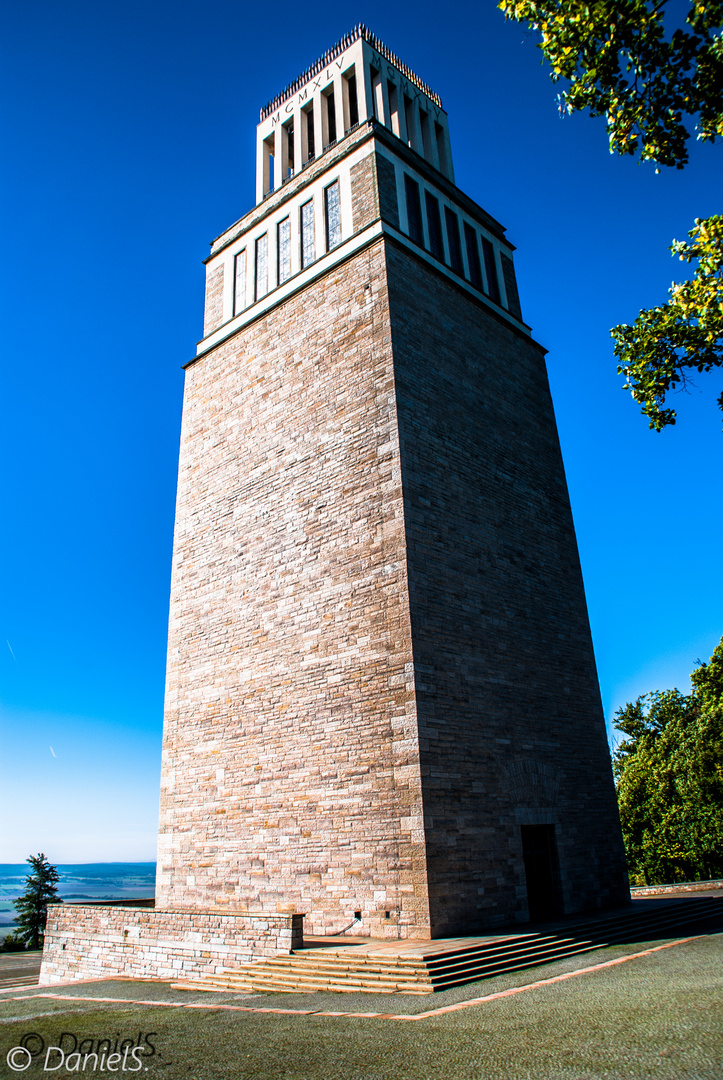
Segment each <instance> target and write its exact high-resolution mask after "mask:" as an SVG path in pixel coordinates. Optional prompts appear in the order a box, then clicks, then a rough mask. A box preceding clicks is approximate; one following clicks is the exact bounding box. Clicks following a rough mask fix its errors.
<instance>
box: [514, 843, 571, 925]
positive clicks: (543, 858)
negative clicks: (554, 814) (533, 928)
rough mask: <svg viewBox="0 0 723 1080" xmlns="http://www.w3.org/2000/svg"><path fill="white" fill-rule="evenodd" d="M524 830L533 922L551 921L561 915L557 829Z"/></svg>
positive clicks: (529, 899) (529, 898) (526, 873)
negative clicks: (556, 841)
mask: <svg viewBox="0 0 723 1080" xmlns="http://www.w3.org/2000/svg"><path fill="white" fill-rule="evenodd" d="M521 829H522V857H523V859H524V860H525V878H526V879H527V906H528V908H529V911H530V920H531V921H532V922H538V921H539V920H541V919H552V918H554V917H555V915H560V914H562V897H561V890H560V869H559V865H558V861H557V844H556V843H555V826H554V825H522V826H521Z"/></svg>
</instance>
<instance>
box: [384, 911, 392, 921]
mask: <svg viewBox="0 0 723 1080" xmlns="http://www.w3.org/2000/svg"><path fill="white" fill-rule="evenodd" d="M391 917H392V913H391V911H385V912H384V918H385V919H391Z"/></svg>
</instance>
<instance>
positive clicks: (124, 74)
mask: <svg viewBox="0 0 723 1080" xmlns="http://www.w3.org/2000/svg"><path fill="white" fill-rule="evenodd" d="M316 10H318V9H309V8H308V7H306V8H303V7H301V6H299V5H292V4H290V3H288V2H286V0H282V2H280V3H276V4H274V5H273V6H269V5H260V6H259V5H253V6H252V5H246V4H239V3H238V2H235V3H233V2H231V0H214V2H213V3H210V4H209V3H200V2H198V0H187V2H183V0H176V2H174V3H170V2H166V0H144V2H143V3H141V2H139V0H128V2H126V3H125V4H123V5H107V4H98V3H97V2H95V0H94V2H92V3H91V2H90V0H67V2H66V3H65V4H62V5H59V4H57V3H56V2H52V3H51V2H50V0H39V2H37V3H34V4H33V5H26V4H15V5H8V6H6V9H5V16H4V24H5V25H4V29H3V35H2V36H3V39H4V45H3V46H2V50H3V55H2V57H1V59H2V65H1V66H2V76H1V77H2V80H3V83H4V87H3V100H4V101H5V102H6V106H7V108H6V112H7V113H8V117H7V120H6V133H5V137H4V149H3V150H2V156H3V180H2V184H3V192H2V203H3V211H2V214H3V217H2V252H3V255H2V268H1V273H2V281H1V282H0V287H1V289H2V295H3V313H2V319H3V334H2V341H3V344H4V357H3V368H4V372H3V387H4V389H3V395H2V403H1V405H0V408H2V418H1V425H0V439H1V440H2V444H3V445H2V452H3V458H2V460H3V469H2V501H1V505H2V508H3V516H4V528H3V529H2V530H1V532H0V544H1V545H2V567H3V574H2V578H3V599H2V626H0V681H1V700H2V705H3V719H2V730H1V734H0V739H1V745H0V755H1V764H0V782H1V786H2V791H3V794H2V796H0V798H1V799H2V802H1V803H0V820H1V822H2V826H3V827H2V828H0V836H2V838H3V839H2V842H1V843H0V861H6V862H15V861H20V860H22V859H24V858H25V857H26V855H27V854H29V853H30V852H35V851H38V850H43V851H45V853H46V854H47V855H48V857H49V858H50V859H51V860H52V861H56V862H82V861H96V860H98V861H101V860H115V859H119V860H122V859H129V860H135V859H152V858H154V857H155V830H156V821H157V803H158V776H159V767H160V736H161V724H162V707H163V686H164V667H165V641H166V622H167V613H168V590H169V579H170V558H171V544H172V533H173V512H174V499H175V480H176V466H177V453H178V437H179V429H180V418H181V395H182V388H183V373H182V371H181V364H182V363H183V362H184V361H185V360H187V359H188V358H189V357H190V356H191V355H192V354H193V352H194V349H195V343H196V341H197V339H198V338H199V337H200V335H201V327H202V311H203V280H204V275H203V267H202V265H201V260H202V259H203V258H204V257H205V255H206V254H207V253H208V242H209V241H210V240H211V239H212V238H213V237H214V236H216V235H217V234H218V233H220V232H221V231H222V230H223V229H225V228H226V227H227V226H228V225H229V224H231V223H232V222H233V221H235V220H236V219H237V218H239V217H240V216H241V215H242V214H243V213H244V212H245V211H246V210H248V209H249V208H250V206H251V205H252V203H253V186H254V139H255V129H256V123H257V121H258V110H259V108H260V106H262V105H263V104H265V102H266V101H267V100H268V99H269V98H271V97H272V96H273V95H274V94H276V93H277V92H278V91H279V90H280V89H281V88H282V87H283V86H284V85H286V83H288V82H289V81H290V80H291V79H293V78H294V77H295V76H296V75H297V74H299V72H300V71H301V69H302V68H304V67H306V66H307V65H308V64H309V63H311V62H312V61H313V60H315V59H316V57H317V56H318V55H319V54H320V53H321V52H322V51H323V50H324V49H325V48H326V47H328V46H329V45H331V44H332V43H333V42H334V41H335V40H336V39H337V38H338V37H339V36H340V35H341V34H342V33H344V32H345V31H346V30H348V29H350V28H351V27H352V26H353V25H354V24H355V23H356V22H358V21H364V22H366V23H367V25H368V26H370V27H371V28H372V29H373V30H374V32H375V33H377V34H378V35H379V36H380V37H381V38H382V40H384V41H385V42H386V43H387V44H388V45H389V46H390V48H392V49H393V50H394V51H395V52H397V53H398V54H399V55H400V56H401V57H402V59H403V60H405V62H406V63H408V64H409V65H410V66H411V67H412V68H413V69H414V70H415V71H417V73H418V74H419V75H420V76H421V77H422V78H423V79H424V80H425V81H427V82H428V83H429V84H430V85H431V86H432V87H433V88H434V89H435V90H436V91H437V92H438V93H439V94H440V95H441V97H442V100H443V103H444V106H445V108H446V109H447V112H448V114H449V120H450V129H451V136H452V149H453V156H454V164H455V171H456V179H457V183H458V185H459V186H460V187H461V188H462V189H463V190H464V191H465V192H467V193H468V194H469V195H471V196H472V197H473V198H474V199H475V200H476V201H478V202H479V203H480V204H481V205H482V206H483V207H485V209H487V210H488V211H489V212H490V213H491V214H493V215H494V216H495V217H496V218H498V219H499V220H500V221H502V223H503V224H504V225H505V226H506V227H507V229H508V236H509V237H510V239H511V240H512V242H513V243H514V244H516V245H517V247H518V252H517V273H518V278H519V285H520V294H521V299H522V306H523V313H524V315H525V318H526V320H527V321H528V322H529V323H530V324H531V326H532V328H533V331H534V334H535V337H536V338H537V340H538V341H540V342H542V344H543V345H545V346H546V348H547V349H549V357H548V368H549V373H550V381H551V385H552V391H553V397H554V401H555V408H556V413H557V419H558V424H559V429H560V436H561V440H562V447H563V455H564V459H565V466H566V470H567V476H568V482H569V486H570V494H571V499H572V505H573V513H574V516H575V523H576V529H577V535H578V541H579V545H580V553H581V558H582V564H583V573H584V577H585V584H586V590H587V597H588V605H589V609H590V617H591V624H592V630H593V637H594V641H595V647H596V655H597V661H598V667H599V673H600V681H601V687H602V694H603V701H604V705H605V710H606V715H607V716H608V717H610V716H611V715H612V713H613V712H614V710H615V709H616V708H617V707H619V706H620V705H622V704H624V703H625V701H627V700H630V699H631V698H633V697H635V696H636V695H637V694H639V693H643V692H645V691H647V690H650V689H654V688H656V687H660V688H663V687H667V686H673V685H678V686H679V687H681V688H685V687H687V685H688V681H687V676H688V674H689V672H690V670H691V669H692V667H693V666H694V664H695V662H696V660H697V659H698V658H702V659H705V658H707V657H708V656H709V655H710V652H711V651H712V649H713V648H714V646H715V645H716V644H717V642H718V641H719V640H720V637H721V634H723V604H722V603H721V600H722V594H723V571H722V570H721V566H722V565H723V560H721V558H720V543H719V537H720V535H721V526H722V524H723V521H722V519H723V510H722V509H721V507H722V506H723V500H721V497H720V477H721V472H722V470H721V458H722V455H723V434H721V426H722V417H721V414H720V413H719V412H718V410H717V407H716V405H715V398H716V397H717V395H718V393H719V392H720V385H719V384H720V376H719V375H718V376H717V377H714V376H713V375H711V376H709V377H701V378H700V379H699V381H698V384H699V389H698V390H696V391H694V392H692V393H691V394H688V395H681V396H680V397H679V398H678V399H677V401H676V406H677V407H678V410H679V423H678V425H677V427H676V428H675V429H673V430H669V431H667V432H664V433H663V434H662V435H656V434H655V433H653V432H650V431H648V429H647V425H646V422H645V421H644V419H643V418H642V417H641V416H640V415H639V413H638V410H637V407H636V406H635V405H634V403H633V402H632V400H631V399H630V398H629V396H628V395H627V394H626V393H625V392H623V391H622V390H621V389H620V384H621V379H620V377H619V376H617V375H616V371H615V361H614V358H613V355H612V348H611V343H610V339H609V335H608V328H609V327H610V326H612V325H614V324H616V323H618V322H623V321H632V319H633V318H634V317H635V315H636V313H637V311H638V309H639V308H640V307H641V306H644V305H651V304H654V303H659V302H662V301H664V300H665V298H666V290H667V288H668V286H669V284H670V282H671V280H672V279H673V277H674V276H677V277H678V278H680V277H681V276H684V273H685V270H684V267H683V266H682V264H680V263H678V262H676V261H674V260H673V259H672V257H671V256H670V254H669V252H668V246H669V244H670V243H671V241H672V240H673V239H674V238H676V239H683V238H684V237H685V235H686V233H687V231H688V230H689V229H690V228H691V227H692V224H693V220H694V218H695V217H696V216H706V215H708V214H711V213H714V212H720V210H721V205H720V190H721V180H720V177H721V164H722V162H723V157H722V153H723V147H721V146H720V145H717V146H714V147H700V146H696V145H695V144H693V145H692V146H691V164H690V166H689V167H688V168H687V169H686V170H685V171H684V172H677V171H674V170H673V171H671V170H666V171H664V172H662V173H661V174H660V175H658V176H656V175H655V173H654V170H653V168H652V167H650V166H639V165H636V164H635V162H633V161H632V160H628V159H625V160H621V159H619V158H612V157H611V156H610V154H609V153H608V150H607V140H606V136H605V131H604V124H603V122H602V121H601V120H596V121H591V120H589V119H587V118H585V117H581V116H577V117H573V118H566V119H564V120H562V119H560V118H559V116H558V113H557V109H556V101H555V97H556V89H555V88H554V87H553V85H552V84H551V82H550V81H549V78H548V75H547V70H546V68H543V67H542V66H541V64H540V53H539V51H538V50H537V49H536V48H535V46H534V39H533V38H532V37H531V36H530V35H529V34H526V33H525V31H524V30H523V29H522V28H520V27H518V26H516V25H514V24H509V23H507V24H506V23H505V22H504V19H503V18H502V16H501V14H500V13H499V12H497V11H496V9H495V6H494V4H493V3H492V2H480V3H477V4H469V5H467V4H451V5H447V6H446V7H445V8H444V9H443V10H442V9H440V7H439V5H438V4H434V5H432V4H430V3H417V4H414V5H412V4H409V3H401V4H397V5H393V6H392V5H389V4H381V3H378V2H373V3H368V4H366V5H364V6H363V7H358V6H356V5H350V4H347V3H344V2H342V3H337V4H335V5H333V7H329V6H328V5H327V6H326V8H325V12H324V17H323V18H317V16H316ZM8 643H9V644H8ZM51 747H52V750H51Z"/></svg>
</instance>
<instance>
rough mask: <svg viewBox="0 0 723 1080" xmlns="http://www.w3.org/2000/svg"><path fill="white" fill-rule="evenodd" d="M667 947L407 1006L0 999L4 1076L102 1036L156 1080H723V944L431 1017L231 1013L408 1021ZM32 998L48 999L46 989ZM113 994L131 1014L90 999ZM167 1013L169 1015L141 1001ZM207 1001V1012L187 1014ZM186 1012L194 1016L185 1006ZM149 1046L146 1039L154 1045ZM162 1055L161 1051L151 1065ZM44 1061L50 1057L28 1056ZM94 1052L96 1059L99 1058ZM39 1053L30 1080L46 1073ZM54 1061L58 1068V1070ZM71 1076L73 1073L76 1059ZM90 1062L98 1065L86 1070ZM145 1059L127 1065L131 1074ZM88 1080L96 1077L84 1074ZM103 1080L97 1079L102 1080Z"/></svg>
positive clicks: (620, 951) (721, 937)
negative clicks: (53, 1051)
mask: <svg viewBox="0 0 723 1080" xmlns="http://www.w3.org/2000/svg"><path fill="white" fill-rule="evenodd" d="M656 944H660V942H652V943H650V942H644V943H642V944H641V945H639V946H630V945H626V946H617V947H615V948H610V949H604V950H599V951H598V952H596V953H594V954H590V955H587V956H582V957H574V958H568V959H567V960H565V961H561V962H558V963H555V964H548V965H545V966H544V967H539V968H534V969H532V970H528V971H525V972H518V973H516V974H512V975H508V976H501V977H499V978H496V979H490V980H485V981H484V982H478V983H475V984H471V985H468V986H465V987H462V988H459V989H457V990H451V991H445V992H443V993H439V994H434V995H427V996H424V997H416V998H409V997H406V998H405V997H403V996H395V995H392V996H389V995H370V994H359V995H356V994H340V995H334V994H311V995H298V994H292V995H289V994H284V995H279V994H274V995H260V994H254V995H245V996H242V995H233V994H222V995H208V994H200V993H183V992H181V991H172V990H170V988H169V987H168V986H167V985H166V984H160V983H149V982H146V983H141V982H123V981H120V980H117V981H113V982H104V983H95V984H78V985H76V986H75V987H70V988H67V987H66V988H62V990H56V991H53V992H55V993H63V994H67V995H69V996H71V997H72V999H73V1000H57V999H54V998H52V997H48V996H42V997H35V998H32V999H26V1000H21V998H22V997H23V994H25V993H28V991H25V992H23V994H20V993H18V994H13V995H11V996H10V997H9V998H8V997H5V998H3V999H0V1043H1V1047H0V1049H1V1055H2V1056H1V1057H0V1075H2V1076H13V1075H18V1074H17V1073H13V1072H12V1071H11V1070H10V1069H8V1068H7V1066H6V1065H5V1061H6V1054H7V1052H8V1050H9V1049H10V1048H11V1047H13V1046H16V1045H18V1043H19V1042H20V1040H21V1038H22V1037H23V1036H24V1035H28V1034H29V1033H31V1032H34V1033H36V1035H38V1036H40V1038H42V1039H43V1040H44V1042H45V1045H46V1046H48V1045H53V1044H58V1043H60V1041H61V1036H62V1035H63V1033H66V1034H65V1037H64V1038H63V1041H62V1045H63V1046H64V1047H66V1048H67V1049H68V1050H70V1049H72V1041H71V1040H72V1039H75V1040H76V1042H77V1043H80V1041H81V1040H83V1039H85V1040H90V1041H91V1042H93V1043H94V1044H95V1045H96V1046H97V1041H98V1039H102V1038H107V1039H110V1040H111V1042H116V1043H117V1042H119V1041H122V1040H123V1039H124V1038H128V1039H132V1041H133V1042H134V1043H135V1042H137V1041H138V1039H139V1036H141V1044H142V1045H143V1046H144V1048H145V1056H143V1057H142V1063H143V1070H142V1074H143V1076H144V1077H146V1078H148V1080H151V1078H156V1077H167V1078H168V1080H217V1078H218V1080H317V1078H318V1080H322V1078H323V1080H337V1078H338V1080H427V1078H437V1077H440V1078H445V1080H467V1078H469V1080H528V1078H529V1080H557V1078H560V1080H563V1078H564V1080H592V1078H595V1080H597V1078H602V1077H606V1078H618V1077H619V1078H621V1080H622V1078H625V1080H638V1078H640V1080H642V1078H646V1080H647V1078H656V1080H657V1078H666V1080H667V1078H669V1080H687V1078H690V1080H720V1078H721V1076H723V1022H722V1018H723V949H722V948H721V946H722V945H723V934H720V933H717V934H716V933H713V934H707V935H705V936H703V937H699V938H697V939H695V940H693V941H690V942H688V943H687V944H681V945H675V946H673V947H672V948H669V949H665V950H661V951H659V952H656V953H653V954H650V955H647V956H642V957H637V958H635V959H632V960H630V961H629V962H626V963H624V964H620V965H616V966H611V967H607V968H603V969H601V970H598V971H594V972H590V973H587V974H581V975H579V976H577V977H574V978H570V979H567V980H565V981H562V982H557V983H554V984H548V985H543V986H538V987H535V988H532V989H530V990H528V991H526V992H524V993H520V994H516V995H513V996H508V997H503V998H499V999H497V1000H493V1001H487V1002H482V1003H479V1004H474V1005H471V1006H470V1007H465V1008H463V1009H460V1010H456V1011H452V1012H446V1013H443V1014H441V1015H437V1016H429V1017H426V1018H423V1019H419V1020H409V1019H406V1020H398V1019H393V1018H390V1019H381V1018H379V1017H374V1018H371V1017H370V1018H362V1017H348V1016H339V1017H331V1016H321V1015H292V1014H283V1013H263V1012H242V1011H228V1010H225V1009H224V1008H222V1007H221V1006H223V1005H233V1006H241V1007H242V1008H247V1009H255V1008H277V1009H292V1010H319V1011H330V1010H340V1011H342V1010H343V1011H346V1012H385V1013H389V1014H395V1013H396V1014H400V1015H404V1014H406V1015H407V1016H409V1015H410V1014H415V1013H421V1012H427V1011H429V1010H436V1009H439V1008H440V1007H444V1006H445V1005H449V1004H454V1003H460V1002H464V1001H469V1000H470V999H472V998H476V997H480V996H483V995H488V994H492V993H496V992H499V991H501V990H505V989H508V988H510V987H515V986H523V985H527V984H532V983H535V982H538V981H540V980H544V979H548V978H551V977H554V976H556V975H559V974H561V973H563V972H570V971H575V970H580V969H582V968H585V967H589V966H590V965H592V964H599V963H602V962H605V961H607V960H610V959H615V958H617V957H620V956H623V955H626V954H630V953H632V952H635V951H639V950H642V949H645V948H649V947H651V945H656ZM33 992H34V993H40V994H43V995H45V994H47V993H48V991H44V990H43V989H42V988H41V989H39V990H36V991H33ZM98 996H105V997H115V998H124V999H127V1000H126V1001H125V1002H124V1003H111V1002H106V1003H103V1002H100V1001H97V1000H95V1001H94V1000H82V998H87V997H98ZM140 998H144V999H153V1000H159V1001H166V1002H168V1003H169V1006H168V1007H164V1006H161V1005H143V1004H141V1003H140V1002H139V1001H137V999H140ZM189 1004H199V1005H200V1006H201V1007H200V1008H187V1007H185V1006H188V1005H189ZM179 1006H184V1007H179ZM146 1037H147V1040H149V1041H147V1040H146ZM149 1042H150V1044H152V1045H153V1047H154V1048H155V1052H154V1053H152V1054H151V1052H150V1046H149ZM29 1045H31V1046H32V1047H33V1048H35V1047H38V1046H39V1045H40V1044H39V1043H38V1042H37V1041H36V1042H35V1043H32V1042H31V1043H29ZM89 1046H90V1043H88V1044H87V1045H86V1047H85V1049H86V1050H87V1049H88V1048H89ZM43 1058H44V1055H43V1054H42V1053H41V1054H39V1055H36V1057H35V1058H34V1060H33V1064H32V1065H31V1066H30V1067H29V1068H28V1070H27V1071H26V1072H24V1073H22V1074H20V1075H25V1076H28V1077H39V1076H41V1075H42V1076H48V1075H52V1076H56V1077H61V1078H63V1080H65V1078H67V1077H68V1076H74V1075H80V1074H81V1072H82V1070H80V1071H79V1072H77V1073H76V1072H68V1071H67V1070H66V1069H65V1068H63V1067H61V1068H59V1069H57V1070H54V1071H53V1072H45V1071H44V1070H43ZM58 1060H59V1059H58V1058H57V1057H56V1058H53V1059H51V1060H50V1062H49V1064H50V1065H53V1064H57V1063H58ZM71 1064H73V1062H72V1061H71ZM90 1064H92V1060H91V1061H90ZM132 1067H133V1060H132V1059H127V1072H130V1069H131V1068H132ZM85 1075H89V1072H88V1070H86V1073H85ZM95 1075H98V1072H96V1073H95Z"/></svg>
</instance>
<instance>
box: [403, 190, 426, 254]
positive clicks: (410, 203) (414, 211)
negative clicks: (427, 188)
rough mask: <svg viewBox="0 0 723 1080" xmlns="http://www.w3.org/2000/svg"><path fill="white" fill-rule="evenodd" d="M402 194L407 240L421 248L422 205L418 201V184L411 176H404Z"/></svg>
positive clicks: (422, 240)
mask: <svg viewBox="0 0 723 1080" xmlns="http://www.w3.org/2000/svg"><path fill="white" fill-rule="evenodd" d="M404 194H405V196H406V200H407V228H408V231H409V239H410V240H413V241H414V243H415V244H419V246H420V247H421V246H422V245H423V244H424V234H423V232H422V204H421V202H420V199H419V184H418V183H417V182H416V180H412V178H411V176H407V174H406V173H405V174H404Z"/></svg>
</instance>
